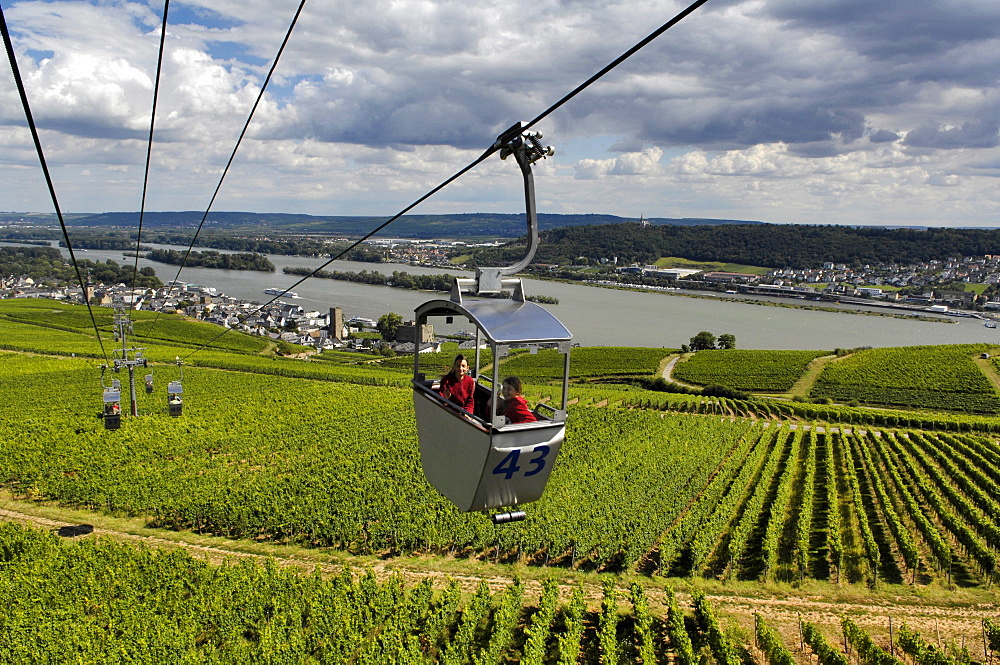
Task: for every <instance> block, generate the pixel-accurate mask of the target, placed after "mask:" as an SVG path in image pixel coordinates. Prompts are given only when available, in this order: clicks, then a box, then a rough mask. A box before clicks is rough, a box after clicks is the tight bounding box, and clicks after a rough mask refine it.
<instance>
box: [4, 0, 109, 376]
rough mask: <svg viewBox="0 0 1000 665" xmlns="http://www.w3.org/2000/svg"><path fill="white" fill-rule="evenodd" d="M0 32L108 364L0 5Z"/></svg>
mask: <svg viewBox="0 0 1000 665" xmlns="http://www.w3.org/2000/svg"><path fill="white" fill-rule="evenodd" d="M0 32H2V33H3V43H4V47H6V49H7V59H8V60H10V68H11V71H12V72H13V73H14V82H15V83H16V84H17V92H18V94H19V95H20V96H21V106H23V107H24V116H25V118H26V119H27V121H28V128H29V129H30V130H31V138H32V140H33V141H34V142H35V151H36V152H37V153H38V161H39V162H41V165H42V173H44V174H45V183H46V184H47V185H48V187H49V195H50V196H51V197H52V205H53V206H54V207H55V211H56V217H57V218H58V219H59V226H60V227H61V228H62V232H63V239H64V240H65V241H66V249H68V250H69V258H70V260H71V261H72V262H73V269H74V270H75V271H76V279H77V281H78V282H79V283H80V293H81V295H82V297H83V302H84V303H85V304H86V305H87V312H88V313H89V314H90V322H91V323H92V324H93V325H94V333H95V334H96V335H97V342H98V344H100V346H101V355H103V356H104V361H105V362H107V363H109V364H110V361H109V360H108V353H107V351H105V350H104V340H102V339H101V331H100V329H99V328H98V327H97V319H96V318H94V310H93V309H92V308H91V306H90V298H88V297H87V285H86V283H85V282H84V280H83V274H82V273H81V272H80V264H79V263H77V260H76V255H75V254H74V253H73V244H72V243H71V242H70V240H69V231H68V230H67V228H66V221H65V220H64V219H63V214H62V209H61V208H60V207H59V199H58V198H57V197H56V190H55V186H54V185H53V184H52V176H51V175H50V174H49V167H48V164H47V163H46V161H45V152H44V151H43V150H42V142H41V140H40V139H39V138H38V128H37V127H36V126H35V119H34V117H33V116H32V114H31V105H30V104H29V103H28V95H27V93H26V92H25V90H24V81H23V80H22V79H21V70H20V69H19V68H18V66H17V57H16V56H15V54H14V44H13V42H12V41H11V39H10V31H8V30H7V19H6V17H4V13H3V6H2V5H0Z"/></svg>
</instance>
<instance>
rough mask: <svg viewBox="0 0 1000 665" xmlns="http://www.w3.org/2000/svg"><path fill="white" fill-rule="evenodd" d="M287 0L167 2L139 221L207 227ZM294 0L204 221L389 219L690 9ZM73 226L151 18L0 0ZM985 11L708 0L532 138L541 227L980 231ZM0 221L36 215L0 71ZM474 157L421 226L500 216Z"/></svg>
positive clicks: (25, 146)
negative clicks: (438, 216) (286, 216)
mask: <svg viewBox="0 0 1000 665" xmlns="http://www.w3.org/2000/svg"><path fill="white" fill-rule="evenodd" d="M298 4H299V0H187V1H184V0H173V2H171V4H170V11H169V22H168V28H167V40H166V49H167V50H166V54H165V56H164V64H163V71H162V81H161V89H160V98H159V106H158V109H157V115H156V136H155V142H154V145H153V150H152V170H151V176H150V184H149V194H148V197H147V209H148V210H204V209H205V208H206V207H207V206H208V202H209V200H210V198H211V195H212V192H213V191H214V189H215V187H216V185H217V183H218V180H219V177H220V174H221V172H222V169H223V167H224V166H225V164H226V161H227V160H228V158H229V155H230V153H231V152H232V149H233V146H234V145H235V142H236V139H237V137H238V136H239V132H240V130H241V129H242V127H243V124H244V122H245V121H246V118H247V116H248V114H249V111H250V108H251V106H252V104H253V102H254V100H255V99H256V98H257V95H258V93H259V90H260V86H261V85H262V83H263V81H264V78H265V76H266V74H267V71H268V70H269V68H270V66H271V62H272V61H273V58H274V56H275V54H276V53H277V50H278V47H279V45H280V43H281V40H282V39H283V37H284V35H285V32H286V30H287V28H288V25H289V23H290V22H291V19H292V17H293V15H294V13H295V10H296V9H297V7H298ZM686 4H687V3H686V2H684V3H677V2H673V1H671V0H643V1H642V2H639V1H638V0H619V1H614V0H600V1H598V0H531V1H530V2H529V1H521V0H435V1H431V0H365V1H363V2H359V1H358V0H308V1H307V2H306V4H305V8H304V10H303V13H302V15H301V17H300V19H299V22H298V24H297V26H296V28H295V31H294V32H293V34H292V37H291V40H290V42H289V45H288V47H287V48H286V50H285V52H284V54H283V56H282V58H281V60H280V62H279V64H278V68H277V70H276V73H275V78H274V79H272V81H271V83H270V84H269V86H268V88H267V94H266V95H265V98H264V100H263V102H262V104H261V106H260V107H259V108H258V110H257V113H256V115H255V116H254V119H253V122H252V123H251V125H250V129H249V134H248V138H247V139H246V140H245V141H244V143H243V145H242V147H241V148H240V150H239V152H238V153H237V156H236V159H235V161H234V164H233V167H232V168H231V170H230V173H229V176H228V177H227V178H226V180H225V182H224V184H223V186H222V189H221V191H220V194H219V197H218V199H217V200H216V203H215V206H214V209H215V210H247V211H256V212H298V213H309V214H319V215H355V214H361V215H391V214H393V213H395V212H397V211H399V210H400V209H402V208H403V207H405V206H406V205H408V204H409V203H411V202H412V201H413V200H415V199H416V198H418V197H419V196H420V195H422V194H423V193H424V192H426V191H427V190H429V189H430V188H431V187H433V186H435V185H437V184H438V183H440V182H441V181H443V180H444V179H445V178H447V177H448V176H450V175H451V174H453V173H455V172H456V171H457V170H458V169H460V168H462V167H464V166H465V165H466V164H468V163H469V162H471V161H472V160H473V159H475V157H477V156H478V155H479V154H480V153H481V152H482V151H483V149H485V148H486V147H487V146H489V145H490V144H491V143H492V142H493V140H494V138H495V137H496V136H497V134H499V133H500V132H501V131H502V130H503V129H504V128H506V127H508V126H509V125H511V124H512V123H513V122H515V121H517V120H530V119H532V118H534V117H535V116H537V115H538V114H539V113H541V112H542V111H543V110H545V109H546V108H547V107H549V106H550V105H551V104H552V103H553V102H555V101H556V100H558V99H559V98H561V97H562V96H563V95H564V94H566V93H567V92H569V91H570V90H571V89H573V88H574V87H575V86H576V85H578V84H579V83H581V82H582V81H584V80H585V79H586V78H588V77H589V76H590V75H591V74H593V73H594V72H596V71H597V70H598V69H600V68H601V67H603V66H604V65H605V64H607V63H608V62H610V61H611V60H613V59H614V58H615V57H617V56H618V55H619V54H621V53H622V52H624V51H625V50H626V49H628V48H629V47H631V46H632V45H633V44H635V43H636V42H638V41H639V40H640V39H641V38H643V37H645V36H646V35H647V34H648V33H650V32H651V31H652V30H654V29H655V28H656V27H658V26H659V25H661V24H662V23H664V22H666V21H667V20H668V19H669V18H671V17H672V16H674V15H675V14H676V13H678V12H679V11H680V10H681V9H683V8H684V7H685V6H686ZM0 6H2V7H3V12H4V16H5V18H6V20H7V23H8V26H9V27H10V30H11V32H12V36H13V40H14V47H15V50H16V54H17V61H18V65H19V67H20V69H21V73H22V76H23V78H24V80H25V85H26V88H27V94H28V98H29V101H30V103H31V106H32V112H33V114H34V117H35V120H36V123H37V125H38V127H39V130H40V135H41V140H42V144H43V147H44V149H45V154H46V159H47V161H48V163H49V166H50V168H51V169H52V173H53V178H54V182H55V186H56V191H57V194H58V197H59V202H60V205H61V207H62V209H63V210H64V211H67V212H99V211H111V210H118V211H120V210H138V209H139V207H140V203H141V195H142V176H143V169H144V162H145V156H146V139H147V136H148V132H149V121H150V110H151V107H152V93H153V83H154V80H155V74H156V57H157V49H158V45H159V35H160V25H161V21H162V15H163V4H162V2H153V3H151V4H150V3H145V2H119V1H116V0H94V1H92V2H74V1H70V2H66V1H61V0H57V1H37V0H0ZM998 79H1000V3H998V2H997V1H996V0H878V1H877V2H871V1H869V0H865V1H862V0H808V1H804V0H747V1H741V0H709V1H708V3H707V4H705V5H704V6H703V7H701V8H700V9H698V10H697V11H696V12H694V14H692V15H691V16H689V17H688V18H686V19H685V20H683V21H682V22H681V23H680V24H678V25H677V26H676V27H674V28H673V29H671V30H669V31H668V32H666V33H665V34H664V35H662V36H661V37H660V38H659V39H658V40H656V41H655V42H653V43H652V44H650V45H649V46H647V47H646V48H645V49H644V50H642V51H640V52H639V53H638V54H636V55H635V56H633V57H632V58H631V59H630V60H628V61H627V62H626V63H624V64H623V65H621V66H620V67H618V68H617V69H615V70H614V71H612V72H611V73H610V74H608V75H607V76H606V77H605V78H603V79H602V80H601V81H600V82H598V83H597V84H595V85H594V86H592V87H590V88H589V89H587V90H586V91H584V92H583V93H582V94H581V95H579V96H578V97H576V98H575V99H573V100H572V101H570V102H569V103H568V104H566V105H565V106H563V107H562V108H560V109H559V110H558V111H556V112H555V113H553V114H552V115H550V116H548V117H547V118H546V119H545V120H544V121H543V122H542V123H541V124H540V125H539V126H538V127H537V129H540V130H541V131H543V132H544V134H545V138H544V142H545V143H550V144H552V145H553V146H554V147H555V148H556V150H557V154H556V156H555V157H553V158H549V159H548V160H546V161H545V162H544V163H539V165H538V166H537V168H536V171H535V184H536V189H537V192H538V201H539V202H538V208H539V211H540V212H551V213H610V214H616V215H622V216H626V217H638V216H639V215H640V214H642V215H645V216H647V217H712V218H725V219H747V220H761V221H768V222H779V223H833V224H872V225H882V224H884V225H928V226H981V227H1000V133H998V130H1000V80H998ZM0 210H5V211H15V210H16V211H38V212H51V211H52V203H51V200H50V198H49V195H48V191H47V189H46V188H45V183H44V180H43V177H42V173H41V170H40V168H39V166H38V159H37V156H36V154H35V150H34V146H33V145H32V143H31V139H30V134H29V133H28V130H27V128H26V123H25V117H24V112H23V110H22V107H21V103H20V100H19V98H18V96H17V92H16V89H15V86H14V79H13V76H12V74H11V72H10V68H9V67H7V66H6V65H5V66H4V67H2V71H0ZM522 210H523V200H522V198H521V179H520V176H519V173H518V170H517V168H516V165H514V164H513V163H512V160H508V161H506V162H502V161H500V159H499V158H498V157H493V158H491V159H490V160H489V161H487V162H484V163H483V164H481V165H480V166H479V167H477V168H476V169H475V170H474V171H472V172H470V173H469V174H467V175H466V176H464V177H463V178H461V179H460V180H459V181H457V182H456V183H454V184H453V185H451V186H450V187H448V188H447V189H445V190H444V191H443V192H441V193H439V194H438V195H436V196H435V197H434V198H432V199H431V200H429V201H428V202H426V203H424V204H423V205H422V206H421V207H419V208H418V209H417V210H416V211H415V212H421V213H453V212H485V211H496V212H519V211H522Z"/></svg>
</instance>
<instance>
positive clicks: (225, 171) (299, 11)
mask: <svg viewBox="0 0 1000 665" xmlns="http://www.w3.org/2000/svg"><path fill="white" fill-rule="evenodd" d="M305 5H306V0H301V2H299V7H298V9H296V10H295V16H293V17H292V22H291V24H290V25H289V26H288V31H287V32H286V33H285V38H284V39H283V40H282V42H281V46H280V47H279V48H278V53H277V54H276V55H275V56H274V62H272V63H271V69H270V71H268V72H267V77H266V78H265V79H264V84H263V85H262V86H261V87H260V93H259V94H258V95H257V99H256V101H254V103H253V108H251V109H250V115H249V116H247V121H246V123H244V125H243V131H241V132H240V137H239V138H238V139H237V140H236V145H235V146H233V152H232V154H230V155H229V161H228V162H226V168H224V169H223V170H222V177H220V178H219V184H217V185H216V186H215V192H213V194H212V198H211V200H210V201H209V202H208V208H206V209H205V214H204V215H202V217H201V222H200V223H199V224H198V228H197V229H196V230H195V232H194V237H193V238H191V244H190V245H188V248H187V252H185V253H184V259H183V260H181V265H180V267H179V268H177V274H176V275H174V279H173V282H172V283H171V284H170V286H169V288H168V289H167V298H168V299H169V298H170V294H171V293H172V292H173V289H174V285H175V284H176V283H177V278H178V277H180V275H181V271H182V270H184V266H186V265H187V261H188V257H189V256H191V250H192V249H194V243H195V241H196V240H198V234H199V233H201V227H203V226H204V225H205V220H206V219H208V213H209V212H211V210H212V206H213V205H215V198H216V197H217V196H218V195H219V190H221V189H222V183H223V182H224V181H225V179H226V175H227V174H228V173H229V167H230V166H232V164H233V160H234V159H236V151H237V150H239V149H240V144H241V143H242V142H243V137H244V136H246V133H247V129H249V127H250V121H251V120H253V116H254V113H256V112H257V106H258V105H260V100H261V99H263V98H264V91H265V90H267V84H268V83H269V82H270V81H271V76H272V75H273V74H274V70H275V69H276V68H277V67H278V61H279V60H281V54H282V53H283V52H284V51H285V45H287V44H288V40H289V39H290V38H291V36H292V30H294V29H295V24H296V23H297V22H298V20H299V15H300V14H302V8H303V7H305ZM159 318H160V311H157V312H156V317H155V318H154V319H153V324H154V325H155V324H156V322H157V321H158V320H159Z"/></svg>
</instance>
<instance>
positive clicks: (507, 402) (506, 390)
mask: <svg viewBox="0 0 1000 665" xmlns="http://www.w3.org/2000/svg"><path fill="white" fill-rule="evenodd" d="M521 390H523V386H522V385H521V379H520V378H518V377H516V376H508V377H507V378H506V379H504V380H503V385H502V386H500V394H501V395H502V399H500V400H499V404H497V414H499V415H502V416H505V417H506V418H507V420H508V421H510V423H511V424H514V423H533V422H535V421H536V420H538V419H537V418H535V414H533V413H532V412H531V409H529V408H528V402H527V401H526V400H525V399H524V397H523V396H522V395H521Z"/></svg>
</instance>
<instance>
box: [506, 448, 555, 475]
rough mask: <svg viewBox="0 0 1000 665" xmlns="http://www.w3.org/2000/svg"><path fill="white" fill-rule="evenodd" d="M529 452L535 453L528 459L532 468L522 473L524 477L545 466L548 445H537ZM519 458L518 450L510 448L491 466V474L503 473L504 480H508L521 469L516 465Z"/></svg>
mask: <svg viewBox="0 0 1000 665" xmlns="http://www.w3.org/2000/svg"><path fill="white" fill-rule="evenodd" d="M531 452H533V453H535V456H534V457H532V458H531V459H530V460H528V464H530V465H531V466H532V467H533V468H532V470H531V471H528V472H527V473H525V474H524V477H525V478H527V477H528V476H533V475H535V474H536V473H538V472H540V471H541V470H542V469H544V468H545V458H546V457H547V456H548V454H549V447H548V446H537V447H535V448H534V449H533V450H532V451H531ZM520 458H521V451H520V450H517V449H515V450H512V451H510V452H509V453H507V456H506V457H504V458H503V459H502V460H500V463H499V464H497V465H496V467H494V468H493V475H494V476H499V475H503V476H504V478H505V479H506V480H510V479H511V478H513V477H514V474H515V473H517V472H518V471H520V470H521V467H519V466H518V465H517V462H518V460H519V459H520Z"/></svg>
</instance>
